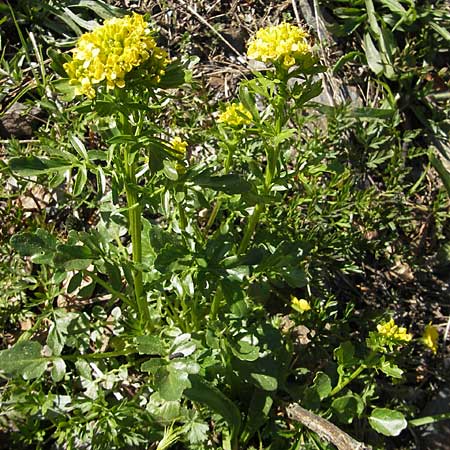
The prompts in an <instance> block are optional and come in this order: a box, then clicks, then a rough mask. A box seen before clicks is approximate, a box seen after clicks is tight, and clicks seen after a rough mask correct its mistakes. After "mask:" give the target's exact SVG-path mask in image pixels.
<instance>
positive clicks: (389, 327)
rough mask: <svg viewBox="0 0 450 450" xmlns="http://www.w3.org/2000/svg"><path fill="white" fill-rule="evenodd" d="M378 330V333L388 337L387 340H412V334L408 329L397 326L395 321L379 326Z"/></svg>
mask: <svg viewBox="0 0 450 450" xmlns="http://www.w3.org/2000/svg"><path fill="white" fill-rule="evenodd" d="M377 330H378V333H380V334H382V335H384V336H386V337H387V338H391V339H395V340H398V341H406V342H409V341H410V340H411V339H412V334H411V333H408V332H407V330H406V328H404V327H399V326H397V325H396V324H395V322H394V319H391V320H390V321H389V322H385V323H381V324H379V325H377Z"/></svg>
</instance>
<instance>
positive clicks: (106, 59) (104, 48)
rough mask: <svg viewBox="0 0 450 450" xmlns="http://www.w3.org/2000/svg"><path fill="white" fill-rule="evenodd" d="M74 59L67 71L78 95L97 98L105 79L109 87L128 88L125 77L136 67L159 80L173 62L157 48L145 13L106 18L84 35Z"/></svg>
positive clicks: (146, 77)
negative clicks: (97, 90) (97, 92)
mask: <svg viewBox="0 0 450 450" xmlns="http://www.w3.org/2000/svg"><path fill="white" fill-rule="evenodd" d="M72 53H73V56H72V60H71V61H69V62H67V63H66V64H64V70H65V71H66V73H67V75H68V76H69V78H70V83H71V84H72V85H74V86H75V89H76V93H77V95H80V94H84V95H86V96H88V97H90V98H93V97H95V95H96V88H97V87H98V86H99V85H100V84H101V83H103V82H105V84H106V87H107V89H114V88H115V87H118V88H123V87H125V78H126V76H127V75H128V74H130V72H133V71H134V69H136V68H138V67H139V68H140V69H142V70H141V72H140V74H138V73H137V72H136V71H134V73H136V75H139V76H140V77H141V78H143V79H144V80H145V81H146V82H150V83H158V82H159V80H160V77H161V76H162V75H164V69H165V67H166V65H167V64H168V62H169V59H168V57H167V53H166V51H165V50H163V49H161V48H159V47H157V45H156V41H155V40H154V39H153V37H152V36H151V34H150V29H149V25H148V23H147V22H146V21H145V20H144V18H143V16H141V15H139V14H136V13H133V15H131V16H125V17H122V18H115V19H109V20H105V22H104V24H103V25H102V26H99V27H97V28H95V29H94V30H93V31H92V32H90V33H85V34H83V35H82V36H81V37H80V38H79V40H78V42H77V46H76V47H75V48H74V49H73V50H72Z"/></svg>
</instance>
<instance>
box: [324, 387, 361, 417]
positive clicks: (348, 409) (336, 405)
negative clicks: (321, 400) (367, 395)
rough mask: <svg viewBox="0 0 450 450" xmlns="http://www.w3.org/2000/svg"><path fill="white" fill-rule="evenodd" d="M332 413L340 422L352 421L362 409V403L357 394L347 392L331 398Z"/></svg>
mask: <svg viewBox="0 0 450 450" xmlns="http://www.w3.org/2000/svg"><path fill="white" fill-rule="evenodd" d="M331 409H332V410H333V415H334V416H335V417H336V418H337V419H338V420H339V421H340V422H341V423H352V422H353V419H354V418H355V417H359V416H360V415H361V414H362V412H363V410H364V403H363V401H362V399H361V397H360V396H359V395H356V394H353V393H349V394H346V395H343V396H342V397H338V398H336V399H334V400H333V403H332V404H331Z"/></svg>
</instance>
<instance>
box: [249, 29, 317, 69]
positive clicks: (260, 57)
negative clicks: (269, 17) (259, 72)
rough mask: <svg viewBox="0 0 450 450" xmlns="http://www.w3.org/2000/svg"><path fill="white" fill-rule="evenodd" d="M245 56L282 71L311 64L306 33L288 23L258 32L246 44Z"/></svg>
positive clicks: (310, 52) (310, 50)
mask: <svg viewBox="0 0 450 450" xmlns="http://www.w3.org/2000/svg"><path fill="white" fill-rule="evenodd" d="M247 56H248V57H249V58H250V59H255V60H257V61H261V62H263V63H265V64H269V63H272V64H275V65H281V66H282V67H283V68H284V69H289V68H291V67H292V66H294V65H299V64H301V65H306V66H309V65H311V63H312V62H313V58H312V49H311V46H310V44H309V34H308V32H307V31H306V30H304V29H303V28H300V27H298V26H295V25H291V24H289V23H282V24H280V25H275V26H269V27H267V28H261V29H260V30H258V31H257V33H256V35H255V36H254V37H253V38H252V39H251V40H250V41H249V43H248V50H247Z"/></svg>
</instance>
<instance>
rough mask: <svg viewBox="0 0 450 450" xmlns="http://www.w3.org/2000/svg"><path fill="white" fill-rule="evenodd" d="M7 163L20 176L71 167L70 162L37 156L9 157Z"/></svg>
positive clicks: (53, 171)
mask: <svg viewBox="0 0 450 450" xmlns="http://www.w3.org/2000/svg"><path fill="white" fill-rule="evenodd" d="M8 165H9V168H10V169H11V170H12V171H13V172H14V173H15V174H17V175H20V176H22V177H30V176H36V175H42V174H49V173H55V172H58V171H66V170H68V169H70V168H71V167H72V164H68V162H67V161H65V160H59V159H44V158H38V157H37V156H20V157H15V158H11V159H10V160H9V162H8Z"/></svg>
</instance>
